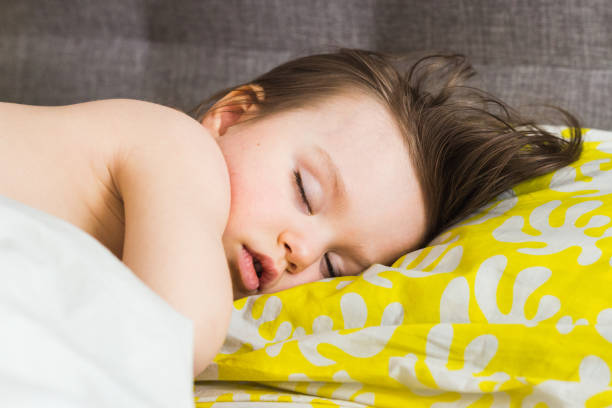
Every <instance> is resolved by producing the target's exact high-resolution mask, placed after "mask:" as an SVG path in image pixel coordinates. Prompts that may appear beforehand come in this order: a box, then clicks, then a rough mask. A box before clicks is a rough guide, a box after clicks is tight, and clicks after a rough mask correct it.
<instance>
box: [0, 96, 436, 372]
mask: <svg viewBox="0 0 612 408" xmlns="http://www.w3.org/2000/svg"><path fill="white" fill-rule="evenodd" d="M235 96H236V95H235V94H234V93H233V92H232V93H230V94H228V95H227V96H226V98H228V99H232V98H233V97H235ZM236 109H238V110H237V111H236ZM256 111H257V106H256V105H254V104H251V103H249V102H248V101H247V100H244V101H243V102H242V103H241V104H240V105H239V106H237V107H234V108H233V110H232V111H230V110H228V109H220V110H211V111H209V113H208V114H207V115H206V116H205V118H204V119H203V121H202V123H201V124H200V123H198V122H196V121H194V120H193V119H191V118H189V117H188V116H187V115H184V114H182V113H180V112H178V111H175V110H172V109H169V108H165V107H162V106H160V105H155V104H151V103H146V102H140V101H132V100H105V101H96V102H90V103H83V104H77V105H70V106H63V107H33V106H26V105H15V104H5V103H0V194H2V195H5V196H7V197H10V198H13V199H16V200H18V201H21V202H23V203H25V204H27V205H29V206H32V207H35V208H38V209H40V210H42V211H45V212H47V213H49V214H52V215H55V216H57V217H60V218H63V219H65V220H66V221H68V222H70V223H72V224H74V225H76V226H77V227H79V228H81V229H82V230H84V231H85V232H87V233H89V234H90V235H92V236H93V237H95V238H96V239H98V240H99V241H100V242H101V243H102V244H103V245H105V246H106V247H107V248H108V249H109V250H111V251H112V252H113V253H114V254H115V255H116V256H117V257H118V258H120V259H121V260H122V261H123V262H124V263H125V264H126V265H127V266H128V267H130V269H131V270H132V271H133V272H134V273H135V274H136V275H137V276H139V277H140V278H141V279H142V280H143V281H144V282H145V283H146V284H147V285H149V286H150V287H151V288H152V289H153V290H155V291H156V292H157V293H158V294H159V295H160V296H162V297H163V298H164V299H166V301H168V303H169V304H170V305H172V306H173V307H174V308H175V309H176V310H177V311H179V312H180V313H182V314H184V315H185V316H187V317H189V318H190V319H192V321H193V322H194V344H195V348H194V349H195V359H194V375H197V374H198V373H200V372H201V371H202V370H203V369H204V368H205V367H206V366H207V365H208V364H209V363H210V362H211V361H212V359H213V357H214V355H215V354H216V352H217V351H218V349H219V348H220V346H221V344H222V342H223V340H224V337H225V333H226V330H227V325H228V323H229V316H230V313H231V302H232V299H236V298H239V297H243V296H248V295H252V294H256V293H269V292H275V291H279V290H282V289H286V288H290V287H293V286H296V285H299V284H302V283H306V282H312V281H316V280H318V279H321V278H325V277H329V276H330V272H329V271H328V266H329V265H328V262H327V259H326V257H324V255H326V254H327V255H328V257H329V258H328V260H329V264H331V266H333V268H334V270H335V272H334V274H338V275H356V274H358V273H360V272H361V271H363V269H365V268H366V267H367V266H369V265H370V264H371V263H389V262H391V261H393V260H394V258H396V257H398V256H400V255H401V254H402V253H403V252H406V251H407V250H409V249H412V248H413V247H414V246H415V245H416V244H417V243H418V242H419V241H420V239H421V236H422V234H423V229H424V217H425V215H424V208H423V200H422V197H421V193H420V189H419V186H418V183H417V179H416V176H415V174H414V171H413V169H412V165H411V163H410V160H409V158H408V155H407V153H406V148H405V146H404V143H403V142H402V140H401V137H400V133H399V130H398V129H397V127H396V126H395V124H394V122H393V121H392V119H391V116H390V115H389V114H388V113H387V112H386V111H385V109H384V108H383V107H382V105H380V104H379V103H378V102H377V101H376V100H374V99H373V98H371V97H369V96H367V95H364V94H363V93H359V92H356V91H351V92H347V93H345V94H343V95H338V96H334V97H331V98H328V99H327V100H325V101H324V102H323V103H321V104H317V105H316V106H311V107H309V108H305V109H303V110H296V111H290V112H284V113H280V114H277V115H272V116H270V117H267V118H264V119H263V120H261V121H255V122H243V120H244V119H245V118H246V117H247V116H246V115H243V113H249V114H250V113H256ZM215 142H216V143H215ZM321 152H325V153H321ZM326 157H328V158H329V161H328V160H327V159H326ZM334 167H335V168H337V171H338V182H337V183H336V181H334V178H333V172H332V171H333V170H332V169H333V168H334ZM296 172H297V173H298V174H299V178H300V179H301V183H302V186H303V189H304V195H302V192H301V191H300V188H299V183H298V182H297V181H296ZM304 196H305V197H304ZM304 198H306V199H307V201H308V203H306V202H304ZM124 214H125V215H124ZM246 248H248V250H249V251H250V252H251V253H256V254H258V255H257V256H258V257H259V258H261V259H260V261H261V262H262V264H263V272H262V274H261V278H258V276H257V273H256V271H255V269H254V265H253V258H252V257H251V255H250V254H249V252H247V251H246ZM264 258H265V259H264ZM257 268H258V266H257ZM232 289H233V294H232Z"/></svg>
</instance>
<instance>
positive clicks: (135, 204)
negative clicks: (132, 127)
mask: <svg viewBox="0 0 612 408" xmlns="http://www.w3.org/2000/svg"><path fill="white" fill-rule="evenodd" d="M145 110H146V108H145ZM144 116H145V117H140V118H138V117H135V118H134V120H143V121H145V122H146V124H144V125H143V126H144V127H143V129H140V130H141V131H142V132H143V137H141V138H140V139H138V141H137V142H136V143H132V144H131V146H130V147H129V148H127V149H126V150H125V151H124V152H123V153H122V154H121V155H120V156H121V157H120V158H119V159H118V160H117V162H118V165H117V170H116V173H117V176H116V177H117V185H118V189H119V191H120V194H121V196H122V198H123V200H124V205H125V220H126V221H125V238H124V248H123V262H124V263H125V264H126V265H127V266H128V267H129V268H130V269H131V270H132V271H133V272H134V273H135V274H136V275H138V276H139V277H140V278H141V279H142V280H143V281H144V282H145V283H146V284H147V285H148V286H150V287H151V288H152V289H153V290H155V291H156V292H157V293H158V294H159V295H160V296H162V297H163V298H164V299H165V300H166V301H167V302H168V303H169V304H170V305H172V306H173V307H174V308H175V309H176V310H177V311H178V312H180V313H182V314H183V315H185V316H187V317H189V318H190V319H191V320H192V321H193V323H194V352H195V359H194V375H197V374H199V373H200V372H201V371H202V370H203V369H204V368H205V367H206V366H207V365H208V364H209V363H210V362H211V361H212V359H213V357H214V356H215V354H216V353H217V351H218V350H219V348H220V347H221V345H222V343H223V340H224V338H225V334H226V331H227V327H228V324H229V318H230V313H231V303H232V289H231V279H230V276H229V271H228V266H227V261H226V258H225V253H224V250H223V245H222V241H221V237H222V234H223V230H224V228H225V224H226V222H227V216H228V213H229V177H228V175H227V168H226V166H225V162H224V160H223V156H222V154H221V152H220V151H219V148H218V146H217V144H216V143H215V141H214V140H213V139H212V137H211V136H210V135H209V134H208V133H207V131H206V130H205V129H204V128H203V127H202V126H201V125H200V124H199V123H197V122H196V121H194V120H192V119H191V118H189V117H187V116H186V115H184V114H181V113H179V112H174V111H172V110H170V109H167V108H161V107H154V108H153V109H152V112H151V113H150V114H149V113H145V114H144Z"/></svg>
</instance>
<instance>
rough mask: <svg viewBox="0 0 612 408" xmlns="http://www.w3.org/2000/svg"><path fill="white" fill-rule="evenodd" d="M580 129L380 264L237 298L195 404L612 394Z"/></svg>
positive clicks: (592, 165) (610, 166)
mask: <svg viewBox="0 0 612 408" xmlns="http://www.w3.org/2000/svg"><path fill="white" fill-rule="evenodd" d="M558 130H560V129H558ZM584 136H585V144H584V151H583V154H582V155H581V158H580V160H579V161H578V162H576V163H574V164H572V165H570V166H568V167H565V168H563V169H561V170H559V171H557V172H555V173H552V174H548V175H545V176H542V177H538V178H535V179H532V180H529V181H526V182H524V183H522V184H520V185H518V186H516V187H515V188H514V189H513V190H511V191H508V192H506V193H504V194H502V195H500V196H499V197H498V198H497V199H496V200H494V201H493V202H491V203H490V204H489V205H487V206H485V207H484V208H483V209H481V210H480V211H478V212H477V213H476V214H474V215H473V216H472V217H470V218H468V219H467V220H465V221H464V222H462V223H461V224H459V225H457V226H455V227H454V228H452V229H450V230H449V231H447V232H445V233H444V234H442V235H441V236H440V237H438V238H437V239H436V240H435V241H434V242H433V243H432V244H431V245H429V246H428V247H426V248H424V249H421V250H418V251H414V252H411V253H408V254H406V255H404V256H403V257H401V258H400V259H398V260H397V261H396V262H395V263H394V264H393V265H392V266H391V267H388V266H383V265H373V266H372V267H371V268H369V269H368V270H367V271H366V272H365V273H364V274H363V275H361V276H358V277H342V278H335V279H327V280H323V281H319V282H314V283H311V284H307V285H303V286H299V287H295V288H292V289H289V290H286V291H283V292H280V293H276V294H269V295H262V296H253V297H250V298H246V299H242V300H238V301H236V302H235V304H234V313H233V316H232V321H231V326H230V330H229V335H228V337H227V341H226V343H225V345H224V347H223V349H222V350H221V352H220V353H219V355H218V356H217V357H216V359H215V363H214V364H213V365H211V366H210V367H209V369H207V371H206V372H205V373H203V374H202V375H201V376H200V377H199V378H198V380H200V381H199V382H197V383H196V396H197V398H196V400H197V402H198V406H202V407H204V406H212V405H213V403H214V402H215V401H281V402H284V403H286V404H290V403H293V404H297V405H300V404H309V406H313V407H315V406H321V407H323V406H325V407H329V406H335V405H334V404H341V405H342V406H364V405H366V406H376V407H398V406H413V405H412V404H414V406H432V404H434V403H435V406H436V407H444V406H467V405H470V404H471V403H474V402H476V401H478V403H481V404H487V406H489V405H490V404H493V405H494V406H497V405H499V406H526V407H533V406H536V405H537V404H539V403H543V404H548V405H547V406H551V407H552V406H554V407H557V406H562V405H564V404H567V406H602V405H607V404H612V387H610V380H611V370H612V133H611V132H604V131H599V130H585V131H584ZM386 199H388V197H387V198H386ZM211 380H217V381H211ZM218 381H223V382H218ZM237 381H239V382H243V383H237ZM351 404H352V405H351ZM297 405H296V406H297ZM300 406H303V405H300Z"/></svg>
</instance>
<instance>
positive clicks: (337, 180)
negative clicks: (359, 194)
mask: <svg viewBox="0 0 612 408" xmlns="http://www.w3.org/2000/svg"><path fill="white" fill-rule="evenodd" d="M314 150H315V152H316V153H317V155H318V159H319V160H318V162H319V163H320V164H322V165H323V167H324V168H325V176H326V177H331V182H332V183H331V184H332V192H333V194H334V197H336V198H337V199H338V200H339V201H341V202H344V201H346V199H347V196H346V188H345V186H344V180H343V179H342V175H341V174H340V170H338V167H337V166H336V163H334V161H333V160H332V158H331V156H330V155H329V153H327V151H326V150H325V149H323V148H322V147H321V146H319V145H315V146H314Z"/></svg>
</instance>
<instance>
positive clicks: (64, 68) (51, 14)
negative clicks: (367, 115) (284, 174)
mask: <svg viewBox="0 0 612 408" xmlns="http://www.w3.org/2000/svg"><path fill="white" fill-rule="evenodd" d="M336 46H343V47H358V48H365V49H373V50H379V51H386V52H397V53H403V52H410V51H422V50H434V51H445V52H459V53H463V54H465V55H467V56H468V58H469V59H470V60H471V61H472V62H473V64H474V66H475V67H476V69H477V72H478V73H479V78H480V80H479V84H480V86H482V87H483V88H484V89H486V90H487V91H490V92H491V93H493V94H494V95H496V96H499V97H500V98H501V99H502V100H504V101H506V102H508V103H510V104H511V105H515V106H520V105H523V104H531V103H537V104H541V103H547V104H555V105H559V106H561V107H563V108H565V109H567V110H569V111H571V112H573V113H575V114H576V115H577V116H578V117H579V118H581V119H582V120H583V124H584V125H585V126H588V127H595V128H602V129H612V2H610V1H608V0H535V1H529V0H510V1H508V0H506V1H503V0H476V1H470V0H434V1H417V0H414V1H400V0H380V1H374V0H333V1H329V0H248V1H247V0H242V1H241V0H218V1H212V0H208V1H205V0H181V1H171V0H167V1H161V0H149V1H147V0H105V1H97V0H45V1H43V0H0V100H2V101H9V102H20V103H27V104H35V105H62V104H70V103H77V102H82V101H87V100H92V99H100V98H115V97H126V98H136V99H144V100H149V101H153V102H157V103H162V104H165V105H170V106H174V107H177V108H180V109H189V108H191V107H193V106H194V105H196V104H197V103H198V102H199V101H201V100H202V99H204V98H206V96H208V95H210V94H212V93H213V92H214V91H216V90H219V89H221V88H225V87H228V86H231V85H234V84H236V83H240V82H244V81H247V80H249V79H251V78H253V77H255V76H257V75H259V74H261V73H263V72H264V71H266V70H268V69H270V68H272V67H274V66H275V65H277V64H279V63H281V62H284V61H286V60H287V59H291V58H294V57H297V56H301V55H305V54H310V53H316V52H324V51H327V50H329V49H332V47H336Z"/></svg>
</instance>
